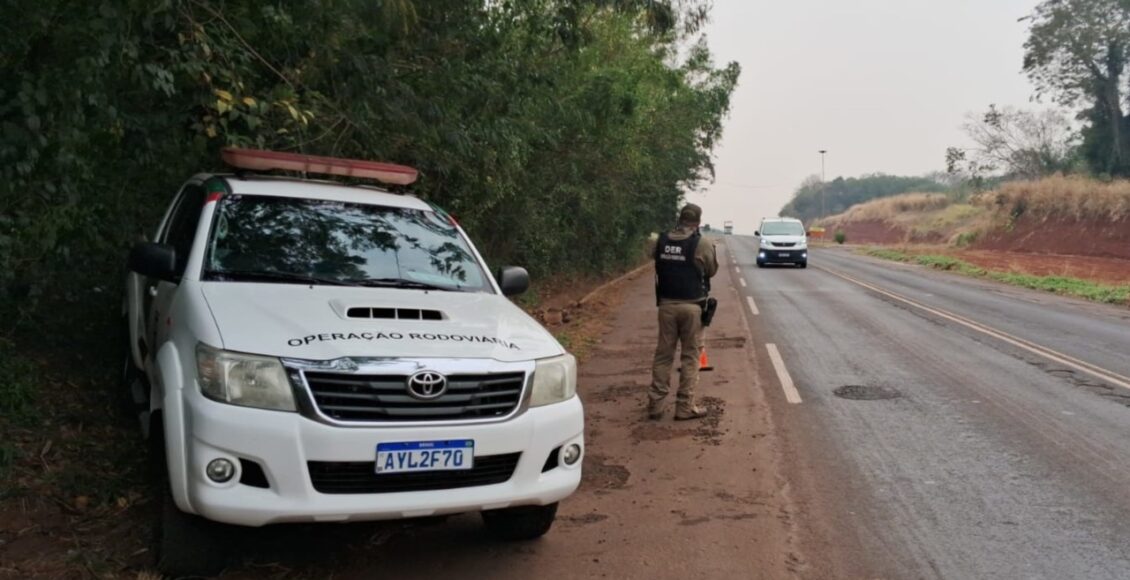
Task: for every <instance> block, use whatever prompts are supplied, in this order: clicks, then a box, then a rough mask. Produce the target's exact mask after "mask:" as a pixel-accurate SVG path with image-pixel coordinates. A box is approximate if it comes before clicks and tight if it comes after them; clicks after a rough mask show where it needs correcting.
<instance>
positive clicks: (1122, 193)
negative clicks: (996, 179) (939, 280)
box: [973, 175, 1130, 221]
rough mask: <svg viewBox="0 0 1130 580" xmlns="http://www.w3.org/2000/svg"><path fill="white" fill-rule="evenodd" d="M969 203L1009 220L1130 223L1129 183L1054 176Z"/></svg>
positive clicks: (1016, 183) (1015, 185) (1015, 184)
mask: <svg viewBox="0 0 1130 580" xmlns="http://www.w3.org/2000/svg"><path fill="white" fill-rule="evenodd" d="M973 203H974V204H975V205H978V206H980V207H985V208H989V209H990V210H992V211H994V212H995V213H999V214H1004V217H1009V218H1011V219H1013V220H1015V219H1017V218H1019V217H1020V216H1021V215H1024V214H1028V215H1031V216H1034V217H1038V218H1050V217H1071V218H1074V219H1077V220H1086V219H1096V220H1103V221H1106V220H1110V221H1121V220H1126V219H1130V181H1126V180H1119V181H1111V182H1102V181H1098V180H1095V179H1089V178H1086V177H1077V176H1072V177H1064V176H1062V175H1056V176H1053V177H1047V178H1044V179H1041V180H1038V181H1013V182H1009V183H1005V184H1003V185H1001V187H1000V188H999V189H997V190H996V191H989V192H986V193H982V194H980V195H978V196H976V197H975V198H974V199H973Z"/></svg>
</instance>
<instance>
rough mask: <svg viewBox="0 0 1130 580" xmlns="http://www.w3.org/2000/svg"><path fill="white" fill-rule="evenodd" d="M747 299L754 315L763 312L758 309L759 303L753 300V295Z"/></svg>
mask: <svg viewBox="0 0 1130 580" xmlns="http://www.w3.org/2000/svg"><path fill="white" fill-rule="evenodd" d="M745 301H746V303H747V304H749V311H750V312H752V313H753V315H754V316H757V315H759V314H761V313H760V312H758V311H757V303H756V302H754V301H753V296H746V297H745Z"/></svg>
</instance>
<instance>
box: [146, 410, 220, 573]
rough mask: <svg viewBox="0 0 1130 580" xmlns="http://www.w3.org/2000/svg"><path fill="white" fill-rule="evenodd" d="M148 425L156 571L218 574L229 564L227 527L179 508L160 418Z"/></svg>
mask: <svg viewBox="0 0 1130 580" xmlns="http://www.w3.org/2000/svg"><path fill="white" fill-rule="evenodd" d="M154 423H156V424H155V425H154V426H153V427H151V436H150V437H149V445H150V447H149V459H150V461H151V464H150V469H151V470H152V475H153V477H152V481H153V485H154V487H155V489H154V491H155V493H154V495H155V496H156V497H157V503H158V504H159V506H160V508H159V513H158V514H156V516H157V518H156V519H157V522H156V524H157V525H156V526H154V532H155V537H154V544H155V545H154V548H155V550H154V551H153V553H154V554H155V555H156V565H157V570H159V571H160V572H161V573H162V574H164V575H165V576H167V577H169V578H198V577H209V576H215V575H217V574H219V573H220V572H221V571H222V570H223V569H224V568H225V567H226V566H227V564H228V550H227V549H226V546H228V545H229V542H227V541H225V540H226V537H227V534H228V533H229V531H228V529H227V528H228V526H224V525H223V524H219V523H216V522H212V521H209V520H206V519H204V518H202V517H200V516H194V515H191V514H186V513H184V512H182V511H180V508H178V507H177V504H176V502H175V501H173V494H172V491H171V490H170V488H169V471H168V467H167V465H166V464H165V438H164V437H163V436H162V433H163V430H162V428H161V423H160V421H154Z"/></svg>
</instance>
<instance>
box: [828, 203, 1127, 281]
mask: <svg viewBox="0 0 1130 580" xmlns="http://www.w3.org/2000/svg"><path fill="white" fill-rule="evenodd" d="M836 227H837V228H839V229H842V230H843V231H844V234H845V235H846V237H847V242H848V243H849V244H876V245H900V246H907V247H908V249H910V250H911V251H913V252H915V253H931V254H944V255H947V256H953V257H955V258H959V259H961V260H965V261H966V262H969V263H971V264H974V265H977V266H979V267H981V268H984V269H986V270H993V271H997V272H1017V273H1023V274H1032V275H1037V276H1067V277H1072V278H1082V279H1084V280H1092V281H1095V282H1102V283H1106V284H1113V285H1124V284H1130V220H1121V221H1116V222H1110V221H1107V222H1100V221H1097V220H1084V221H1081V220H1077V219H1074V218H1059V219H1053V220H1048V219H1045V220H1036V219H1021V220H1019V221H1017V223H1016V224H1014V226H1013V227H1012V228H1011V229H1010V230H1007V231H1006V230H1004V229H998V230H996V231H994V232H992V233H990V234H987V235H984V236H982V237H981V239H979V240H977V242H976V243H975V244H974V245H973V246H972V247H970V248H968V249H957V248H953V247H951V246H945V245H936V244H938V242H940V241H941V240H929V241H927V240H911V239H910V235H909V232H908V231H907V230H905V229H903V228H901V227H898V226H895V225H892V224H889V223H887V222H884V221H882V220H866V221H858V222H850V223H845V224H840V225H838V226H836ZM908 242H916V243H910V244H908ZM931 242H933V243H931Z"/></svg>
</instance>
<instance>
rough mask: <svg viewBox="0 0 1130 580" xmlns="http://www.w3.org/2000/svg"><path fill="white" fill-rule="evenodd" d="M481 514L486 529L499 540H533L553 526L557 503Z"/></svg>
mask: <svg viewBox="0 0 1130 580" xmlns="http://www.w3.org/2000/svg"><path fill="white" fill-rule="evenodd" d="M482 516H483V524H485V525H486V528H487V531H489V532H490V533H491V535H493V536H494V537H496V538H498V539H500V540H506V541H521V540H533V539H535V538H540V537H542V536H544V535H545V533H546V532H548V531H549V528H550V527H551V526H553V520H554V518H556V517H557V504H556V503H551V504H549V505H544V506H521V507H512V508H506V509H501V510H490V511H485V512H483V513H482Z"/></svg>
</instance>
